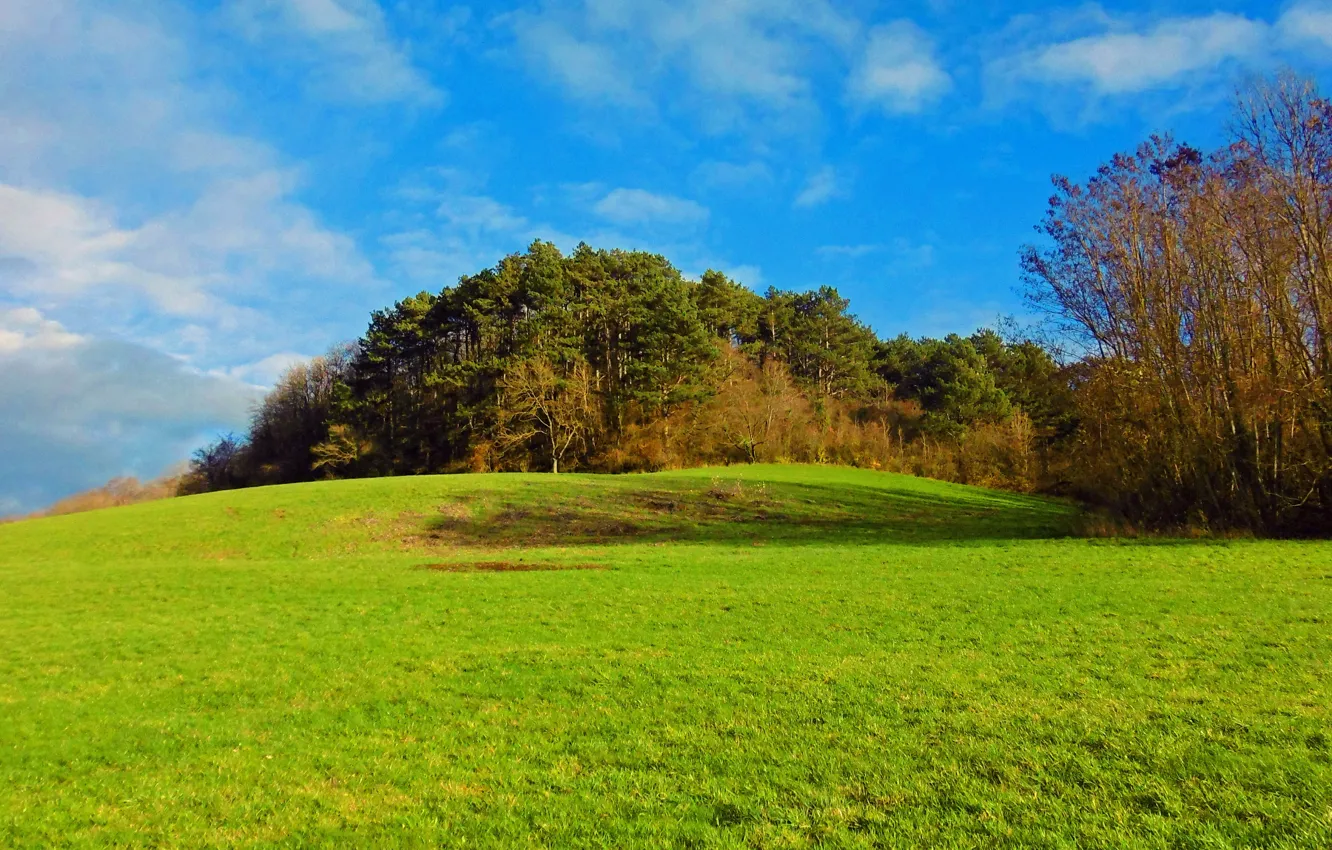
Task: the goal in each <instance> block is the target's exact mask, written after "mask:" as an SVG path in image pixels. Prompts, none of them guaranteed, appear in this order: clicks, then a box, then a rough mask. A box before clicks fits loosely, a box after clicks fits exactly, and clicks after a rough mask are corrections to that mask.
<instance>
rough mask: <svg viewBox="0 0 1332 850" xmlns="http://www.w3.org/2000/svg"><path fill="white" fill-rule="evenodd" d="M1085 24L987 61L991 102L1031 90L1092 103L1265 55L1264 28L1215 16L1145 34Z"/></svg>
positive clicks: (1110, 23) (1102, 22)
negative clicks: (1078, 31) (1078, 93)
mask: <svg viewBox="0 0 1332 850" xmlns="http://www.w3.org/2000/svg"><path fill="white" fill-rule="evenodd" d="M1088 19H1089V20H1090V21H1091V22H1092V26H1091V27H1090V28H1091V29H1092V30H1094V31H1093V32H1090V33H1088V34H1085V35H1079V36H1075V37H1069V36H1063V37H1055V38H1051V37H1049V35H1042V34H1041V33H1040V32H1039V30H1038V31H1037V32H1036V33H1035V36H1034V37H1031V36H1030V35H1029V36H1028V38H1027V39H1026V40H1027V42H1028V43H1027V44H1025V45H1024V46H1021V47H1020V48H1018V49H1016V50H1012V51H1011V52H1006V53H1005V54H1004V55H1001V56H998V57H997V58H995V59H993V60H992V61H991V62H990V63H989V64H988V66H987V68H986V75H987V82H988V84H989V86H990V88H991V90H992V94H996V93H997V94H998V95H999V98H1000V100H1003V99H1008V98H1011V97H1012V96H1015V94H1016V93H1017V92H1018V90H1020V89H1022V88H1024V87H1029V86H1032V85H1044V86H1071V87H1075V88H1080V89H1083V90H1088V91H1090V92H1091V93H1092V94H1096V95H1125V94H1136V93H1141V92H1147V91H1151V90H1155V89H1163V88H1172V87H1179V86H1184V85H1188V84H1191V83H1194V82H1196V81H1198V80H1199V79H1200V78H1204V77H1206V76H1207V75H1209V74H1213V73H1215V72H1217V71H1218V70H1220V69H1222V68H1224V67H1226V66H1228V65H1232V64H1236V63H1238V64H1254V63H1256V62H1259V61H1261V60H1263V59H1265V58H1267V57H1268V56H1269V54H1270V50H1271V47H1272V39H1271V35H1272V27H1271V25H1270V24H1268V23H1266V22H1264V21H1260V20H1254V19H1251V18H1247V17H1243V16H1241V15H1233V14H1228V13H1222V12H1217V13H1215V14H1212V15H1208V16H1204V17H1193V18H1182V17H1181V18H1168V19H1165V20H1161V21H1158V22H1156V23H1154V24H1152V25H1150V26H1145V27H1135V26H1134V25H1132V24H1131V23H1128V22H1125V21H1121V20H1118V19H1115V18H1112V17H1110V16H1107V15H1104V14H1096V15H1091V16H1089V18H1088ZM1083 29H1087V27H1083Z"/></svg>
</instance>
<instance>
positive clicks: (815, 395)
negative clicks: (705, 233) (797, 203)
mask: <svg viewBox="0 0 1332 850" xmlns="http://www.w3.org/2000/svg"><path fill="white" fill-rule="evenodd" d="M976 339H977V340H978V342H979V344H981V345H983V346H984V347H985V354H984V355H982V354H980V353H978V352H977V351H976V350H975V348H974V347H973V346H972V344H971V343H969V342H967V341H965V340H961V339H959V338H955V337H950V338H949V339H948V340H943V341H938V340H921V341H919V342H912V341H910V340H906V339H905V338H903V339H901V340H896V341H893V342H890V343H883V344H881V343H879V341H878V340H877V339H876V337H875V336H874V333H873V332H872V331H871V330H870V329H869V328H868V327H866V326H865V325H864V324H862V323H861V322H860V321H859V320H858V319H856V317H855V316H854V315H853V314H852V313H851V311H850V302H849V301H848V300H847V299H845V298H843V297H842V296H841V295H840V294H839V293H838V292H837V291H836V290H835V289H832V288H829V287H823V288H820V289H818V290H814V291H810V292H785V291H780V290H775V289H772V290H769V291H768V292H767V293H766V294H765V295H763V296H760V295H758V294H756V293H754V292H752V291H751V290H749V289H747V288H745V287H744V286H742V285H740V284H738V283H736V282H735V281H732V280H730V279H729V278H728V277H726V275H724V274H721V273H720V272H716V271H708V272H706V273H704V274H703V276H702V278H701V279H700V280H699V281H697V282H694V281H690V280H687V279H685V278H684V277H683V276H682V275H681V274H680V272H679V271H678V270H677V269H676V268H675V267H674V266H672V265H671V264H670V263H669V262H668V261H667V260H666V259H665V258H664V257H661V256H659V255H656V254H650V253H646V252H642V251H619V250H611V251H606V250H598V249H594V248H591V247H589V246H587V245H579V246H578V248H577V249H575V250H574V251H573V253H572V254H570V255H569V256H567V257H566V256H564V255H562V254H561V253H560V251H559V250H558V249H557V248H556V247H555V246H554V245H551V244H549V243H544V242H534V243H533V244H532V245H531V246H530V247H529V248H528V250H527V251H526V252H524V253H521V254H513V255H510V256H508V257H505V258H504V259H502V260H501V261H500V262H499V263H498V264H497V265H496V266H495V267H494V268H490V269H483V270H481V271H480V272H478V273H476V274H474V275H467V276H464V277H462V278H461V279H460V280H459V281H458V283H457V284H456V285H454V286H450V287H446V288H444V289H443V290H442V291H440V292H439V293H438V294H431V293H429V292H421V293H419V294H417V295H415V296H413V297H410V298H406V299H403V300H402V301H399V302H397V303H396V304H394V305H393V306H392V307H390V308H388V309H385V310H378V311H375V312H374V313H373V314H372V315H371V318H370V324H369V327H368V328H367V329H366V333H365V335H364V337H362V338H361V339H360V340H358V341H357V342H356V343H355V344H353V345H351V346H349V347H347V348H345V349H339V350H336V351H334V352H332V353H330V354H329V355H327V356H326V357H323V358H318V359H316V360H315V361H314V362H312V363H310V364H300V365H298V366H296V367H293V369H292V370H291V371H290V372H289V373H288V374H287V375H285V376H284V377H283V378H282V380H281V381H280V382H279V384H278V386H277V387H275V388H274V390H273V392H272V393H271V394H270V395H269V397H268V398H267V399H266V400H265V402H264V404H263V405H262V407H261V408H260V410H259V411H258V413H257V414H256V416H255V419H254V422H253V424H252V427H251V430H250V434H249V435H248V439H247V440H246V441H242V442H241V443H240V444H235V445H230V444H229V445H222V444H218V445H215V446H212V447H209V448H208V449H207V450H206V451H205V454H208V453H209V452H211V453H213V454H217V453H218V452H219V451H220V452H221V453H222V454H225V455H226V456H227V457H228V458H229V460H228V462H227V463H226V464H225V465H224V467H225V468H223V467H218V466H217V464H213V467H214V468H213V469H212V472H206V471H205V470H204V469H203V467H198V468H196V470H195V474H194V476H193V477H192V479H191V480H192V481H195V482H202V483H201V484H200V485H199V486H198V487H197V488H195V489H218V488H219V487H230V486H249V485H255V484H267V483H282V482H296V481H305V480H313V479H316V478H320V477H328V476H367V475H394V474H421V473H431V472H444V471H462V470H471V471H487V470H493V469H521V470H527V469H539V468H546V469H552V470H553V469H556V468H563V469H570V468H582V469H595V470H611V471H630V470H651V469H662V468H669V467H679V466H690V465H699V464H703V463H715V462H719V461H735V460H747V461H750V462H754V461H755V460H758V459H760V457H763V458H766V459H779V460H786V459H796V460H817V461H821V462H824V461H830V460H834V459H836V460H840V461H842V462H847V463H855V464H858V465H867V466H872V467H874V468H895V469H913V470H914V471H917V472H920V473H922V474H938V475H943V476H944V477H947V478H949V479H950V480H957V481H963V482H970V483H976V482H978V481H979V482H984V483H1002V484H1004V485H1005V486H1009V487H1011V488H1013V489H1017V490H1022V491H1028V490H1030V489H1031V488H1032V487H1033V486H1034V480H1033V476H1032V475H1031V474H1029V472H1028V471H1027V470H1030V469H1031V468H1032V463H1031V459H1030V457H1029V455H1030V453H1031V451H1032V450H1033V449H1032V445H1033V443H1032V440H1031V439H1030V433H1029V432H1030V429H1029V428H1028V427H1027V426H1026V424H1025V423H1024V422H1019V421H1014V422H1012V423H1009V414H1010V413H1011V411H1012V409H1013V406H1012V405H1010V404H1009V402H1008V399H1009V398H1010V397H1011V398H1013V399H1014V400H1015V401H1016V402H1017V404H1018V405H1025V404H1028V403H1030V404H1031V405H1032V406H1033V410H1035V411H1036V413H1035V414H1033V415H1034V416H1035V417H1036V418H1037V420H1038V421H1037V426H1038V428H1046V422H1047V420H1048V421H1050V422H1055V421H1057V420H1058V417H1060V416H1064V417H1065V418H1067V413H1066V410H1065V407H1071V404H1072V402H1071V399H1070V398H1068V397H1067V395H1066V394H1065V395H1062V396H1061V395H1058V394H1057V393H1056V392H1054V391H1053V389H1052V387H1056V385H1057V384H1058V381H1059V378H1060V374H1059V372H1058V370H1057V369H1055V368H1054V361H1053V360H1052V359H1051V358H1050V357H1049V356H1048V355H1046V354H1045V353H1044V352H1043V351H1041V350H1040V349H1039V347H1036V346H1032V345H1031V344H1029V343H1023V344H1021V345H1016V346H1014V345H1006V344H1004V343H1002V341H993V340H990V339H989V338H988V337H985V336H983V335H978V336H977V337H976ZM1042 357H1043V358H1044V359H1041V358H1042ZM1052 369H1053V371H1051V370H1052ZM534 370H535V371H534ZM575 371H577V374H578V375H579V379H578V381H577V382H576V383H577V389H578V392H577V393H574V394H572V395H571V396H570V399H572V398H574V397H576V398H577V403H576V404H574V403H573V402H572V401H570V402H569V403H570V404H573V406H574V407H575V408H576V411H577V413H576V415H573V414H572V413H570V412H569V411H565V413H566V414H568V415H564V414H562V415H561V417H559V419H561V420H562V421H563V422H565V423H576V427H574V428H573V430H570V429H569V428H568V427H566V426H565V425H562V424H558V423H557V422H556V420H555V419H553V418H551V417H550V416H547V415H545V414H543V415H542V416H540V417H538V416H535V415H534V414H533V413H532V412H531V410H529V409H528V408H531V407H532V404H533V403H534V401H533V400H541V405H540V406H545V405H548V404H555V402H556V401H559V404H556V405H555V406H556V407H560V406H561V405H563V404H564V397H565V395H566V394H565V393H564V392H563V391H562V390H560V389H559V388H560V387H561V386H565V385H566V384H567V381H566V379H565V378H564V377H560V376H568V375H571V374H574V372H575ZM538 373H539V374H543V375H547V374H548V375H550V376H553V377H551V379H550V380H549V381H544V382H542V381H536V382H535V383H534V380H533V379H532V376H533V375H535V374H538ZM540 383H544V384H545V385H547V386H545V388H544V389H541V390H540V391H537V389H536V386H535V384H540ZM518 385H523V386H525V387H526V388H527V389H528V390H532V391H531V392H526V391H525V392H524V393H515V392H512V391H511V392H510V393H509V402H510V403H507V404H506V402H505V398H504V395H505V388H506V387H509V388H510V389H511V390H512V388H513V387H515V386H518ZM890 385H895V387H896V392H897V396H898V399H897V401H906V402H909V403H915V402H918V403H919V404H920V406H921V407H922V408H923V413H924V415H923V418H922V417H921V416H919V415H918V414H919V411H916V412H915V413H913V411H912V410H911V409H910V405H909V404H908V405H907V406H906V407H903V406H902V405H896V402H895V401H894V399H892V398H891V397H890V396H889V394H888V389H889V386H890ZM1047 385H1048V386H1047ZM519 395H522V396H523V397H524V398H526V399H527V401H525V402H524V403H523V404H520V405H518V408H521V409H518V408H515V405H514V404H513V403H512V402H513V399H514V398H516V397H518V396H519ZM895 405H896V406H895ZM1060 405H1064V407H1061V406H1060ZM524 410H526V412H524ZM547 412H549V411H547ZM1042 417H1043V418H1042ZM542 423H544V424H542ZM1010 425H1011V427H1009V426H1010ZM974 427H979V428H990V429H991V430H990V431H987V432H986V433H985V434H983V435H982V436H981V437H979V438H977V445H976V446H972V447H970V448H968V447H964V446H962V445H961V443H962V442H963V441H965V440H966V439H968V434H969V433H970V431H971V429H973V428H974ZM995 429H998V430H995ZM1046 430H1047V431H1049V432H1050V433H1054V431H1056V430H1058V429H1057V428H1046ZM556 432H558V433H556ZM921 433H924V434H926V435H928V436H930V437H932V438H933V443H932V445H931V446H929V447H926V448H925V449H924V450H923V451H920V452H913V451H911V450H910V449H909V447H908V446H906V445H905V444H904V439H905V438H907V437H908V436H910V437H911V438H914V437H916V436H918V435H920V434H921ZM1042 433H1044V432H1042ZM1059 433H1060V434H1061V435H1062V434H1063V432H1062V431H1061V432H1059ZM940 439H944V440H948V441H951V442H952V443H953V444H954V445H951V446H950V447H946V448H945V449H944V450H942V454H941V450H940V449H939V440H940ZM201 457H202V456H201ZM918 461H919V462H918ZM1004 470H1008V471H1007V472H1005V471H1004ZM1010 473H1011V474H1010Z"/></svg>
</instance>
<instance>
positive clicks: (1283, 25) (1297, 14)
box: [1277, 3, 1332, 47]
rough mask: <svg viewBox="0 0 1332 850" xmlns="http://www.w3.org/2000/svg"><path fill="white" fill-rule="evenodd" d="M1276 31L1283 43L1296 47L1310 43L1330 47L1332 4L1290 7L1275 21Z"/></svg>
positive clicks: (1304, 4) (1307, 4)
mask: <svg viewBox="0 0 1332 850" xmlns="http://www.w3.org/2000/svg"><path fill="white" fill-rule="evenodd" d="M1277 30H1278V31H1279V33H1280V35H1281V37H1282V38H1283V40H1284V41H1286V42H1287V43H1288V44H1291V45H1294V46H1297V47H1298V46H1300V45H1304V44H1308V43H1310V42H1318V43H1321V44H1323V45H1326V46H1332V4H1329V3H1300V4H1297V5H1295V6H1292V7H1290V8H1289V9H1287V10H1286V12H1285V14H1283V15H1282V16H1281V18H1280V20H1279V21H1277Z"/></svg>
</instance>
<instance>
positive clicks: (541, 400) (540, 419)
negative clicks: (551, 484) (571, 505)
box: [497, 358, 600, 473]
mask: <svg viewBox="0 0 1332 850" xmlns="http://www.w3.org/2000/svg"><path fill="white" fill-rule="evenodd" d="M599 410H600V401H599V398H598V396H597V393H596V388H595V385H594V382H593V379H592V370H591V369H589V368H588V365H587V364H586V363H585V362H583V361H581V360H580V361H577V362H575V363H574V364H573V365H571V366H569V367H566V368H560V367H557V366H556V365H554V364H552V363H551V362H550V361H549V360H546V359H544V358H537V359H532V360H525V361H522V362H520V363H518V364H517V365H516V366H514V367H513V368H511V369H509V371H508V372H507V373H506V374H505V376H504V380H503V381H502V382H501V384H500V396H499V422H500V430H499V439H498V441H497V442H498V443H499V444H500V445H501V446H503V447H510V446H518V445H526V444H529V443H531V442H532V441H534V440H539V441H541V442H543V443H545V444H546V446H547V448H548V449H549V451H550V471H551V472H552V473H558V472H559V471H560V465H561V464H562V463H563V462H564V460H565V458H566V457H567V456H568V455H569V453H570V452H571V451H576V450H579V449H582V448H584V447H585V446H586V444H587V439H588V437H589V435H590V434H591V433H592V431H593V429H594V428H595V426H596V423H597V421H598V420H599V418H600V417H599V415H598V414H599Z"/></svg>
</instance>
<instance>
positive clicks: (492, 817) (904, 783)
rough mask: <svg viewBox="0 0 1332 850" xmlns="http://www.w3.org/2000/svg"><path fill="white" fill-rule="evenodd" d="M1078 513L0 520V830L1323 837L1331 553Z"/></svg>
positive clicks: (469, 495)
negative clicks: (1100, 524)
mask: <svg viewBox="0 0 1332 850" xmlns="http://www.w3.org/2000/svg"><path fill="white" fill-rule="evenodd" d="M1076 520H1077V517H1076V516H1075V513H1074V511H1073V510H1072V509H1071V508H1070V507H1068V506H1065V505H1063V504H1061V503H1056V502H1050V501H1043V500H1036V499H1027V498H1022V497H1018V496H1013V495H1009V494H1001V493H994V492H989V491H983V490H976V489H969V488H965V487H959V486H953V485H947V484H941V483H937V482H930V481H923V480H918V479H912V478H905V477H900V476H893V475H887V474H878V473H872V472H865V471H855V470H844V469H832V468H822V467H762V466H760V467H750V468H743V469H741V468H732V469H726V470H695V471H690V472H680V473H669V474H661V475H650V476H628V477H591V476H573V475H570V476H560V477H558V478H554V477H551V476H536V475H510V476H458V477H428V478H398V479H379V480H365V481H347V482H335V483H321V484H310V485H298V486H291V487H278V488H267V489H260V490H249V491H240V492H230V493H217V494H211V495H206V496H197V497H191V498H187V499H176V500H170V501H165V502H156V503H151V504H144V505H138V506H135V507H130V508H120V509H114V510H109V511H102V512H97V513H91V514H82V515H76V516H67V517H56V518H51V519H42V520H35V521H29V522H23V523H17V524H13V525H8V526H0V581H2V582H3V584H2V586H0V645H2V646H3V653H2V654H0V846H4V847H47V846H89V847H92V846H96V847H103V846H129V847H140V846H143V847H146V846H164V845H166V846H187V847H205V846H207V847H238V846H274V845H276V846H290V847H296V846H302V847H304V846H328V847H347V846H373V847H393V846H413V847H435V846H449V847H478V846H479V847H538V846H545V847H815V846H819V847H1107V848H1109V847H1114V848H1120V847H1144V848H1145V847H1162V848H1165V847H1198V848H1204V847H1205V848H1220V847H1290V848H1297V847H1298V848H1318V847H1329V846H1332V545H1329V544H1325V543H1275V542H1251V541H1245V542H1238V541H1237V542H1175V541H1139V542H1117V541H1103V540H1100V541H1098V540H1082V539H1075V538H1073V537H1070V536H1069V532H1070V529H1072V528H1073V527H1074V526H1075V524H1076ZM562 567H578V568H579V569H558V568H562Z"/></svg>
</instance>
